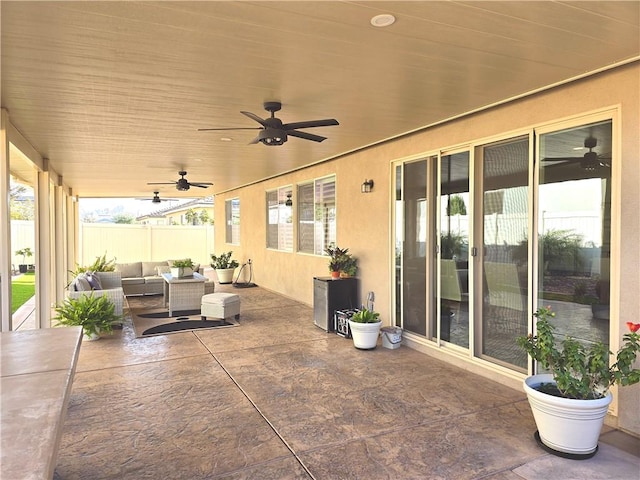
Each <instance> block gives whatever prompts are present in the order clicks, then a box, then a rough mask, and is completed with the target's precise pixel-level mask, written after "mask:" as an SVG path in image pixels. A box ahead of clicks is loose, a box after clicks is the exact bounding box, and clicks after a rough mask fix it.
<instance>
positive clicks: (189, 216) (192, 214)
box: [184, 208, 198, 225]
mask: <svg viewBox="0 0 640 480" xmlns="http://www.w3.org/2000/svg"><path fill="white" fill-rule="evenodd" d="M184 218H185V219H186V220H187V223H189V224H191V225H196V222H197V220H198V214H197V213H196V211H195V210H194V209H193V208H190V209H189V210H187V211H186V212H185V214H184Z"/></svg>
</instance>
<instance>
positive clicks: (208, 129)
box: [198, 127, 262, 132]
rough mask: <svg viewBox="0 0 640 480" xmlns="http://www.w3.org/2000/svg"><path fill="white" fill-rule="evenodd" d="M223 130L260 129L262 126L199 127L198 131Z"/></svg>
mask: <svg viewBox="0 0 640 480" xmlns="http://www.w3.org/2000/svg"><path fill="white" fill-rule="evenodd" d="M225 130H262V127H238V128H235V127H230V128H199V129H198V131H199V132H211V131H225Z"/></svg>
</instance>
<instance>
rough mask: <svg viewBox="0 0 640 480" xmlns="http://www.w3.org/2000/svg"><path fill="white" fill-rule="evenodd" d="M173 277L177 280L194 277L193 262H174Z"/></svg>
mask: <svg viewBox="0 0 640 480" xmlns="http://www.w3.org/2000/svg"><path fill="white" fill-rule="evenodd" d="M171 275H172V276H173V277H176V278H184V277H193V261H192V260H191V259H190V258H185V259H182V260H174V261H173V262H172V263H171Z"/></svg>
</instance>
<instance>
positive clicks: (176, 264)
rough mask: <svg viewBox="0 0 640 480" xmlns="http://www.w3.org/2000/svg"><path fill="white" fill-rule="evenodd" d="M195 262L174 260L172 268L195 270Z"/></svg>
mask: <svg viewBox="0 0 640 480" xmlns="http://www.w3.org/2000/svg"><path fill="white" fill-rule="evenodd" d="M193 265H194V263H193V261H192V260H191V259H190V258H183V259H182V260H174V261H173V262H171V266H172V267H174V268H193Z"/></svg>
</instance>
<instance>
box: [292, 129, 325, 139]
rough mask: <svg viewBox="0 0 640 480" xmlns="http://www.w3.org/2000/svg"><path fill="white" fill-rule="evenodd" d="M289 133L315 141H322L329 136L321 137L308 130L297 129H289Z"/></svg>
mask: <svg viewBox="0 0 640 480" xmlns="http://www.w3.org/2000/svg"><path fill="white" fill-rule="evenodd" d="M287 135H290V136H292V137H298V138H302V139H304V140H312V141H314V142H322V141H323V140H326V139H327V137H321V136H320V135H314V134H312V133H307V132H299V131H297V130H287Z"/></svg>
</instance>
